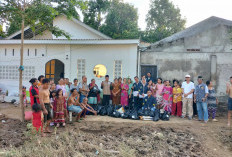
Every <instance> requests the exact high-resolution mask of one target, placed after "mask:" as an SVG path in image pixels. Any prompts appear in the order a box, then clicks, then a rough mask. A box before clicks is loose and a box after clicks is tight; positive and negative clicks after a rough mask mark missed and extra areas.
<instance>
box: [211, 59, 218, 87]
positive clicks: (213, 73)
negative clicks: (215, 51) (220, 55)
mask: <svg viewBox="0 0 232 157" xmlns="http://www.w3.org/2000/svg"><path fill="white" fill-rule="evenodd" d="M210 59H211V70H210V79H211V81H212V82H213V84H214V85H215V84H216V81H217V56H216V55H211V56H210Z"/></svg>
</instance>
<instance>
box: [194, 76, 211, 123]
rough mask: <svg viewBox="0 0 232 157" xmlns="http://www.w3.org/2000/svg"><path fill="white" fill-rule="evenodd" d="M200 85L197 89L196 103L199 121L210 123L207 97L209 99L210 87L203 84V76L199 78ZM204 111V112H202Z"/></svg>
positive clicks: (195, 94)
mask: <svg viewBox="0 0 232 157" xmlns="http://www.w3.org/2000/svg"><path fill="white" fill-rule="evenodd" d="M197 81H198V85H196V87H195V93H194V102H196V104H197V112H198V120H199V121H202V120H203V119H204V122H205V123H207V122H208V107H207V97H208V93H209V91H208V87H207V85H206V84H204V83H203V78H202V76H198V79H197ZM202 111H203V112H202Z"/></svg>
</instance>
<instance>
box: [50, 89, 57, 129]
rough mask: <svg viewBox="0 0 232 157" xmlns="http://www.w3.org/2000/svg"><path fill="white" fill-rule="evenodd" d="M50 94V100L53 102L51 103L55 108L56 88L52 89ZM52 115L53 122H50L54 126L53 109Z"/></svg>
mask: <svg viewBox="0 0 232 157" xmlns="http://www.w3.org/2000/svg"><path fill="white" fill-rule="evenodd" d="M50 96H51V98H50V102H51V105H52V106H53V108H54V101H55V98H56V90H53V91H51V92H50ZM51 117H52V122H51V123H50V126H54V112H53V109H51Z"/></svg>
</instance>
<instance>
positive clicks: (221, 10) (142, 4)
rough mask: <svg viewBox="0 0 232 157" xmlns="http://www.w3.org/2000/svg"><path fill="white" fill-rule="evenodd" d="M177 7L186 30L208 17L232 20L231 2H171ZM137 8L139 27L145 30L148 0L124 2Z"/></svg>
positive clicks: (128, 0)
mask: <svg viewBox="0 0 232 157" xmlns="http://www.w3.org/2000/svg"><path fill="white" fill-rule="evenodd" d="M171 1H172V2H173V4H174V5H175V6H178V7H179V8H180V11H181V15H182V17H183V18H186V20H187V22H186V28H187V27H189V26H192V25H194V24H196V23H198V22H200V21H202V20H204V19H207V18H208V17H210V16H217V17H221V18H224V19H228V20H232V8H231V7H232V0H171ZM124 2H128V3H130V4H133V5H134V6H135V8H138V14H139V21H138V23H139V27H140V28H141V29H142V30H144V29H145V28H146V23H145V19H146V14H147V12H148V10H149V6H150V0H124Z"/></svg>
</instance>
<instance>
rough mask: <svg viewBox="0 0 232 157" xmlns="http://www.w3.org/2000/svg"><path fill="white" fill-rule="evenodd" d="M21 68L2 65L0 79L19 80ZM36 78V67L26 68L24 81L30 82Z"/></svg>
mask: <svg viewBox="0 0 232 157" xmlns="http://www.w3.org/2000/svg"><path fill="white" fill-rule="evenodd" d="M18 68H19V66H18V65H1V66H0V79H10V80H18V79H19V70H18ZM33 77H35V67H34V66H24V72H23V79H24V80H30V79H31V78H33Z"/></svg>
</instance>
